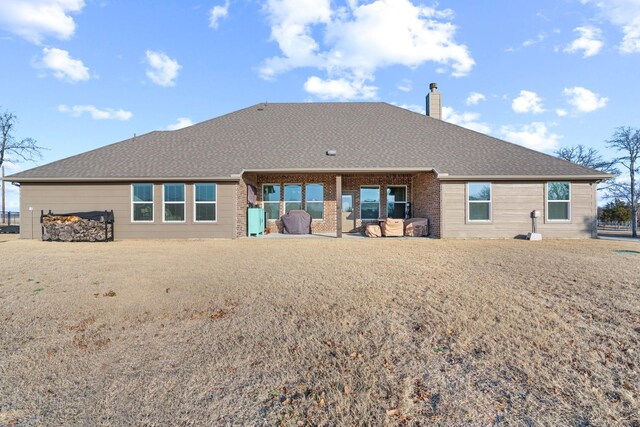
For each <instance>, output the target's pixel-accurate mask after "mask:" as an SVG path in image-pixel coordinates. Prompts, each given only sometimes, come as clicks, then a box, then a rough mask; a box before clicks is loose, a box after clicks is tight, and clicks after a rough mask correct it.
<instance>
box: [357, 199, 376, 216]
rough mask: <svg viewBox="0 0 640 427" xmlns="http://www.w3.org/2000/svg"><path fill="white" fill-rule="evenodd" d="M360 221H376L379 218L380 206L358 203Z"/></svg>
mask: <svg viewBox="0 0 640 427" xmlns="http://www.w3.org/2000/svg"><path fill="white" fill-rule="evenodd" d="M360 211H361V218H362V219H378V218H379V217H380V205H378V203H366V202H365V203H360Z"/></svg>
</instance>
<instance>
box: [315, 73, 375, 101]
mask: <svg viewBox="0 0 640 427" xmlns="http://www.w3.org/2000/svg"><path fill="white" fill-rule="evenodd" d="M304 90H306V91H307V92H309V93H310V94H312V95H315V96H317V97H318V98H321V99H344V100H346V99H371V98H375V96H376V91H377V90H378V88H377V87H375V86H367V85H366V84H365V80H364V79H362V80H351V79H344V78H340V79H328V80H323V79H321V78H320V77H316V76H312V77H309V78H308V79H307V81H306V82H305V83H304Z"/></svg>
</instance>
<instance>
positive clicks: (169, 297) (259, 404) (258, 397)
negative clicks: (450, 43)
mask: <svg viewBox="0 0 640 427" xmlns="http://www.w3.org/2000/svg"><path fill="white" fill-rule="evenodd" d="M615 250H631V251H640V245H638V244H637V243H627V242H615V241H597V240H591V241H576V240H564V241H558V240H556V241H553V240H545V241H542V242H528V241H520V240H466V241H439V240H429V239H399V240H398V239H396V240H393V239H343V240H336V239H253V240H248V239H241V240H234V241H224V240H215V241H205V240H203V241H118V242H114V243H93V244H91V243H87V244H84V243H66V244H65V243H43V242H36V241H23V240H16V239H15V238H13V237H8V236H3V235H0V271H1V274H0V425H51V426H60V425H112V426H123V425H267V426H274V425H285V426H306V425H310V426H315V425H317V426H320V425H327V426H328V425H346V426H358V425H362V426H365V425H367V426H368V425H389V426H396V425H409V426H418V425H422V426H424V425H429V426H437V425H442V426H462V425H464V426H467V425H468V426H488V425H504V426H507V425H508V426H559V425H562V426H582V427H585V426H640V415H639V414H640V345H639V342H640V254H633V253H616V252H614V251H615Z"/></svg>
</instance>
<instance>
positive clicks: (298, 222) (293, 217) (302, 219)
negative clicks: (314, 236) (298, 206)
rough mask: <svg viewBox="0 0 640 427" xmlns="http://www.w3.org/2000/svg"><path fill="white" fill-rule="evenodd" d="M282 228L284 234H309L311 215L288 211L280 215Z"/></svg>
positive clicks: (303, 212) (304, 212)
mask: <svg viewBox="0 0 640 427" xmlns="http://www.w3.org/2000/svg"><path fill="white" fill-rule="evenodd" d="M282 228H283V229H284V232H285V233H286V234H311V215H309V214H308V213H307V212H306V211H289V213H287V214H285V215H282Z"/></svg>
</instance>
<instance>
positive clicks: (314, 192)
mask: <svg viewBox="0 0 640 427" xmlns="http://www.w3.org/2000/svg"><path fill="white" fill-rule="evenodd" d="M323 189H324V186H323V185H322V184H307V186H306V188H305V192H306V195H305V198H306V200H307V202H321V201H323V200H324V194H323Z"/></svg>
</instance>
